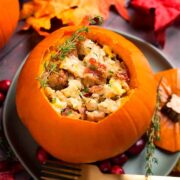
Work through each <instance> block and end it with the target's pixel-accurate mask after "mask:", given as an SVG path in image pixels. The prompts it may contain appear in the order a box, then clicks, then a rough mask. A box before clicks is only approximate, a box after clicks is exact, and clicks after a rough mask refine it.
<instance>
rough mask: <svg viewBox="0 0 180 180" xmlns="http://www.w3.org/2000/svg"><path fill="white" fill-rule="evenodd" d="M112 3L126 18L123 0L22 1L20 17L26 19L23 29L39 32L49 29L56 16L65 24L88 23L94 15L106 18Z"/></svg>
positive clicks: (45, 33)
mask: <svg viewBox="0 0 180 180" xmlns="http://www.w3.org/2000/svg"><path fill="white" fill-rule="evenodd" d="M111 5H114V6H115V7H116V9H117V11H118V12H119V14H120V15H121V16H122V17H123V18H124V19H126V20H128V13H127V9H126V8H125V0H99V1H97V0H91V1H89V0H33V1H31V2H27V3H24V5H23V8H22V11H21V18H22V19H26V24H25V26H24V27H23V29H24V30H27V29H29V28H30V27H33V28H34V29H35V30H36V31H37V32H38V33H39V34H41V35H44V36H46V35H48V33H47V32H44V31H42V28H43V29H45V30H50V29H51V26H52V25H51V19H53V18H57V19H59V20H61V21H62V23H63V24H66V25H88V24H89V22H88V19H89V18H90V17H94V16H102V17H103V18H104V19H107V18H108V15H109V8H110V6H111Z"/></svg>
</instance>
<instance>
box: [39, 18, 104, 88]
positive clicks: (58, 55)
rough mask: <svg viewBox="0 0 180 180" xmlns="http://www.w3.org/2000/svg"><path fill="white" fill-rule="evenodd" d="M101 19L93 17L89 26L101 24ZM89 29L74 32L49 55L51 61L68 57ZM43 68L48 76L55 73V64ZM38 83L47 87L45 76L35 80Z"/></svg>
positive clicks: (46, 64)
mask: <svg viewBox="0 0 180 180" xmlns="http://www.w3.org/2000/svg"><path fill="white" fill-rule="evenodd" d="M102 22H103V18H102V17H100V16H95V17H94V18H92V19H89V23H90V24H95V23H96V24H102ZM88 31H89V28H88V27H87V26H83V27H82V28H80V29H78V30H76V31H75V32H74V33H73V34H72V36H71V37H70V38H68V39H67V40H66V41H65V42H64V43H63V44H61V45H59V46H57V47H56V48H57V51H56V52H55V53H53V54H51V59H52V60H55V61H56V60H58V61H59V60H63V59H64V58H65V57H66V56H67V55H69V54H70V53H71V52H72V51H73V50H76V46H77V44H78V43H79V42H80V41H84V40H85V34H86V33H88ZM44 68H45V70H46V72H47V73H48V74H50V73H52V72H54V73H56V72H57V70H58V68H57V64H56V63H52V62H49V63H48V62H45V63H44ZM36 79H37V80H38V81H39V83H40V87H41V88H42V87H46V86H47V80H48V78H47V75H46V76H44V73H43V74H42V75H41V76H40V77H37V78H36Z"/></svg>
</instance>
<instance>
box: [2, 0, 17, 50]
mask: <svg viewBox="0 0 180 180" xmlns="http://www.w3.org/2000/svg"><path fill="white" fill-rule="evenodd" d="M0 12H1V15H0V48H1V47H3V46H4V45H5V43H6V42H7V41H8V39H9V38H10V36H11V35H12V33H13V32H14V30H15V28H16V25H17V22H18V19H19V2H18V0H1V1H0Z"/></svg>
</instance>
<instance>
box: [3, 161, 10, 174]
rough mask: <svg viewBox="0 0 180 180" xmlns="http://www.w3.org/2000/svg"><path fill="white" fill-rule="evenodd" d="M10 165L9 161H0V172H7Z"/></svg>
mask: <svg viewBox="0 0 180 180" xmlns="http://www.w3.org/2000/svg"><path fill="white" fill-rule="evenodd" d="M10 165H11V163H10V162H9V161H6V160H3V161H0V172H3V171H7V170H8V169H9V167H10Z"/></svg>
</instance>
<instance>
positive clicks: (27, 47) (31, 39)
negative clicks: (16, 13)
mask: <svg viewBox="0 0 180 180" xmlns="http://www.w3.org/2000/svg"><path fill="white" fill-rule="evenodd" d="M22 24H23V22H19V24H18V26H17V29H16V32H15V33H14V35H13V36H12V37H11V39H10V40H9V42H8V43H7V44H6V46H5V47H4V48H2V49H0V80H2V79H12V78H13V76H14V74H15V73H16V71H17V69H18V67H19V65H20V64H21V62H22V61H23V60H24V58H25V57H26V56H27V54H28V53H29V52H30V51H31V49H32V48H33V47H34V46H35V45H36V44H37V43H38V42H39V41H40V40H41V39H42V38H40V37H39V36H38V35H37V34H36V33H35V32H33V31H31V32H26V33H22V32H20V29H21V26H22ZM103 26H104V27H108V28H113V29H116V30H119V31H123V32H126V33H130V34H131V35H135V36H137V37H140V38H142V39H144V40H150V37H151V32H146V31H140V30H136V29H134V28H133V27H132V26H130V24H129V23H127V22H126V21H124V20H123V19H122V18H121V17H120V16H119V15H118V14H117V13H116V12H114V11H111V12H110V16H109V18H108V20H106V21H105V23H104V25H103ZM166 37H167V40H166V44H165V47H164V48H163V49H161V51H162V52H163V53H164V54H165V55H166V57H168V60H169V62H170V63H171V64H173V65H174V67H180V58H179V56H180V31H179V27H178V26H173V27H170V28H169V29H168V30H167V31H166ZM0 113H2V109H0ZM0 115H1V114H0ZM27 178H28V176H27V175H24V176H21V177H20V176H19V178H18V179H27Z"/></svg>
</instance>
